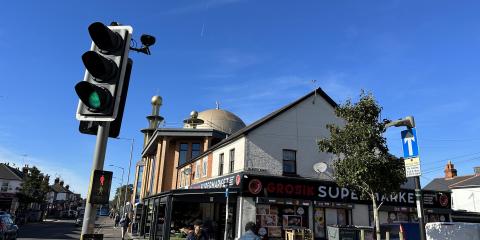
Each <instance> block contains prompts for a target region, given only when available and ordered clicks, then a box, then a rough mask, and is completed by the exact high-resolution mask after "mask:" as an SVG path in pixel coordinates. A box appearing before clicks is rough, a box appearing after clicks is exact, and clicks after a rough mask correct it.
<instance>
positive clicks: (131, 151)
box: [123, 138, 135, 215]
mask: <svg viewBox="0 0 480 240" xmlns="http://www.w3.org/2000/svg"><path fill="white" fill-rule="evenodd" d="M131 140H132V145H130V161H129V162H128V174H127V184H126V185H125V198H124V199H123V209H125V206H126V205H127V195H128V184H129V183H130V168H132V157H133V143H134V142H135V139H134V138H132V139H131ZM123 212H124V215H125V210H124V211H123Z"/></svg>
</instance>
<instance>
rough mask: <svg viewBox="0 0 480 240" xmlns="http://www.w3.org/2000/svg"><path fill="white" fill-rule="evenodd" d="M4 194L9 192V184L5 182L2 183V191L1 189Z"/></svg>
mask: <svg viewBox="0 0 480 240" xmlns="http://www.w3.org/2000/svg"><path fill="white" fill-rule="evenodd" d="M0 190H1V191H2V192H7V191H8V182H3V183H2V189H0Z"/></svg>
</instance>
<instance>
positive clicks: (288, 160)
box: [283, 149, 297, 174]
mask: <svg viewBox="0 0 480 240" xmlns="http://www.w3.org/2000/svg"><path fill="white" fill-rule="evenodd" d="M296 173H297V151H295V150H287V149H283V174H296Z"/></svg>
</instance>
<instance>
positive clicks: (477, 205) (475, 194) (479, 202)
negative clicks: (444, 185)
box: [452, 187, 480, 212]
mask: <svg viewBox="0 0 480 240" xmlns="http://www.w3.org/2000/svg"><path fill="white" fill-rule="evenodd" d="M452 209H453V210H464V211H467V212H480V187H479V188H460V189H452Z"/></svg>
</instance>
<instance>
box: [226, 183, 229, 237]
mask: <svg viewBox="0 0 480 240" xmlns="http://www.w3.org/2000/svg"><path fill="white" fill-rule="evenodd" d="M227 184H228V183H227ZM228 195H229V192H228V185H227V187H226V188H225V196H226V197H227V202H226V204H225V240H227V239H228V238H227V237H228Z"/></svg>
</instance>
